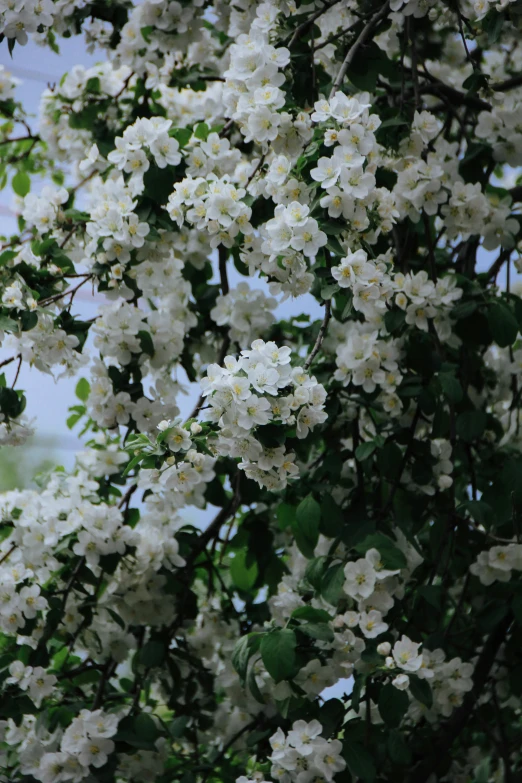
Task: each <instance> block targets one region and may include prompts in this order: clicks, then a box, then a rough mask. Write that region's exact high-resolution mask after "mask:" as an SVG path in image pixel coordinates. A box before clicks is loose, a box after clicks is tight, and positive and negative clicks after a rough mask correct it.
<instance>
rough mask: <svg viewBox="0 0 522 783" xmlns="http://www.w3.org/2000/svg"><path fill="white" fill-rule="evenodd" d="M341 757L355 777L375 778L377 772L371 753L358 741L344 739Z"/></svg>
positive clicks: (363, 778) (370, 779) (371, 779)
mask: <svg viewBox="0 0 522 783" xmlns="http://www.w3.org/2000/svg"><path fill="white" fill-rule="evenodd" d="M343 757H344V759H345V760H346V765H347V767H348V769H349V770H350V772H351V773H352V775H353V776H354V777H355V778H360V779H361V780H369V781H373V780H375V776H376V774H377V772H376V769H375V765H374V763H373V758H372V755H371V753H370V752H369V751H368V750H366V748H364V747H363V746H362V745H359V743H356V742H352V741H350V740H345V741H344V744H343Z"/></svg>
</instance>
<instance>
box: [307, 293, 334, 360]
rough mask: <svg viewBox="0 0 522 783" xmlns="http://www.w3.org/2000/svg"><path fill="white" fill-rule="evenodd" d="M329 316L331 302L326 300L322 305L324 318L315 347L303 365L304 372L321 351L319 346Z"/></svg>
mask: <svg viewBox="0 0 522 783" xmlns="http://www.w3.org/2000/svg"><path fill="white" fill-rule="evenodd" d="M331 315H332V302H331V300H330V299H327V300H326V301H325V303H324V318H323V322H322V324H321V326H320V328H319V334H318V335H317V340H316V341H315V345H314V347H313V348H312V350H311V352H310V354H309V356H308V359H307V360H306V362H305V363H304V369H305V370H308V368H309V367H310V365H311V364H312V362H313V360H314V359H315V357H316V356H317V354H318V353H319V351H320V350H321V346H322V344H323V341H324V338H325V337H326V331H327V329H328V324H329V323H330V318H331Z"/></svg>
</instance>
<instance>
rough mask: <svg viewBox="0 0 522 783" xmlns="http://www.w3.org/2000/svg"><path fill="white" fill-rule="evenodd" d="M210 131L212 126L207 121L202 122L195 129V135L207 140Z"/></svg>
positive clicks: (197, 137)
mask: <svg viewBox="0 0 522 783" xmlns="http://www.w3.org/2000/svg"><path fill="white" fill-rule="evenodd" d="M209 133H210V128H209V127H208V125H207V124H206V122H200V123H199V125H198V126H197V128H196V130H195V131H194V136H195V137H196V139H201V140H202V141H206V140H207V138H208V134H209Z"/></svg>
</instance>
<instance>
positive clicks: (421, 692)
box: [408, 674, 433, 709]
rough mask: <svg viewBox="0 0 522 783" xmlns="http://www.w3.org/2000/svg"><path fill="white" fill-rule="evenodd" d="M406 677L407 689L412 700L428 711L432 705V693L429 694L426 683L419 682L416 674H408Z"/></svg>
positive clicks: (429, 690) (425, 681)
mask: <svg viewBox="0 0 522 783" xmlns="http://www.w3.org/2000/svg"><path fill="white" fill-rule="evenodd" d="M408 677H409V678H410V688H409V689H410V693H411V695H412V696H413V698H414V699H417V701H420V702H421V704H424V705H425V706H426V707H427V708H428V709H430V708H431V706H432V704H433V693H432V692H431V688H430V686H429V684H428V681H427V680H421V679H420V677H417V675H416V674H408Z"/></svg>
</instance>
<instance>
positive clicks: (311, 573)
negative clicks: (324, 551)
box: [294, 555, 328, 619]
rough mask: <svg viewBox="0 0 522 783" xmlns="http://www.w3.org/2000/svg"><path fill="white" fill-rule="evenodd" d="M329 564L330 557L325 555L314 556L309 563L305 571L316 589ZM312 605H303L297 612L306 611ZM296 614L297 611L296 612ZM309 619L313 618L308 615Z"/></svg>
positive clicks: (307, 578) (316, 610)
mask: <svg viewBox="0 0 522 783" xmlns="http://www.w3.org/2000/svg"><path fill="white" fill-rule="evenodd" d="M327 565H328V558H326V557H325V556H324V555H322V556H321V557H314V559H313V560H310V562H309V563H308V565H307V566H306V571H305V579H306V580H307V581H308V582H310V584H311V585H312V587H315V589H316V590H319V586H320V584H321V579H322V578H323V574H324V572H325V569H326V567H327ZM311 608H312V607H308V606H302V607H300V608H299V609H296V610H295V611H296V612H300V611H304V610H305V609H306V610H308V609H311ZM313 611H314V612H319V611H323V610H322V609H314V610H313ZM294 614H295V613H294ZM307 619H312V618H310V617H308V618H307Z"/></svg>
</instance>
